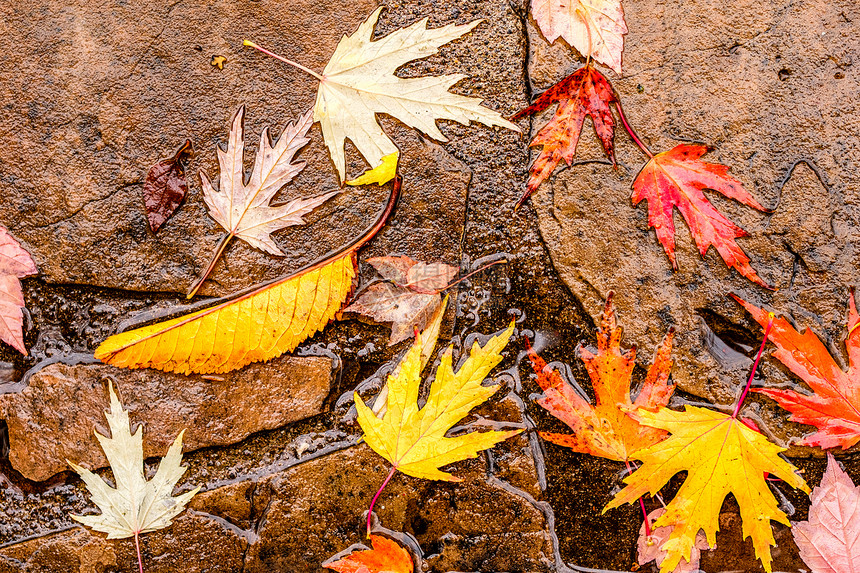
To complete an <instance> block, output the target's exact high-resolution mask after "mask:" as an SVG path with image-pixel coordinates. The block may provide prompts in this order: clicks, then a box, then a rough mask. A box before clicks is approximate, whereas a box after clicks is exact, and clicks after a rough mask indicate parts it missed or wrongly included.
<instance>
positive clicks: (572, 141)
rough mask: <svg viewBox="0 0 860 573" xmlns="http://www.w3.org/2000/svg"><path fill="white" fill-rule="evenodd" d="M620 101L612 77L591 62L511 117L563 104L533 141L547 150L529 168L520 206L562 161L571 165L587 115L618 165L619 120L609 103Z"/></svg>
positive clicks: (518, 203)
mask: <svg viewBox="0 0 860 573" xmlns="http://www.w3.org/2000/svg"><path fill="white" fill-rule="evenodd" d="M617 101H618V100H617V99H616V97H615V91H614V90H613V89H612V85H611V84H610V83H609V80H607V79H606V78H605V77H604V76H603V74H601V73H600V72H599V71H597V70H596V69H595V68H594V67H592V66H590V65H587V66H585V67H583V68H580V69H578V70H576V71H575V72H573V73H572V74H570V75H569V76H567V77H566V78H564V79H563V80H561V81H560V82H558V83H557V84H555V85H554V86H552V87H551V88H549V89H548V90H546V91H545V92H543V93H542V94H541V95H540V97H538V98H537V99H536V100H535V102H534V103H533V104H531V105H530V106H529V107H527V108H525V109H524V110H522V111H520V112H519V113H517V114H516V115H514V116H513V117H512V118H511V119H512V120H514V121H516V120H518V119H520V118H522V117H525V116H527V115H531V114H533V113H537V112H540V111H543V110H545V109H546V108H547V107H549V106H550V105H552V104H554V103H558V104H559V106H558V109H556V112H555V115H554V116H553V118H552V119H551V120H550V121H549V123H547V124H546V125H545V126H543V128H541V130H540V131H539V132H538V134H537V135H535V136H534V139H532V141H531V143H530V144H529V146H530V147H536V146H538V145H542V146H543V149H542V150H541V152H540V155H538V158H537V159H535V162H534V163H533V164H532V166H531V168H530V169H529V181H528V185H527V188H526V192H525V194H523V196H522V197H521V198H520V200H519V201H518V202H517V207H519V206H520V205H522V204H523V202H524V201H525V200H526V199H528V197H529V195H531V194H532V193H534V192H535V191H536V190H537V188H538V187H540V184H541V183H543V182H544V181H545V180H546V178H547V177H549V176H550V174H551V173H552V172H553V170H554V169H555V168H556V166H557V165H558V163H559V161H561V160H562V159H564V160H565V162H566V163H567V164H568V165H570V164H571V162H572V161H573V157H574V156H575V155H576V146H577V144H578V143H579V136H580V134H581V133H582V125H583V123H584V122H585V116H591V121H592V123H593V125H594V131H595V132H596V133H597V137H598V138H600V143H601V144H602V145H603V150H604V151H606V155H608V156H609V158H610V159H611V160H612V164H613V165H615V150H614V142H613V139H614V137H615V119H614V118H613V117H612V110H611V109H610V107H609V104H611V103H613V102H617Z"/></svg>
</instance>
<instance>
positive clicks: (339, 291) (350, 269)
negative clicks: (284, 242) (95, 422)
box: [95, 177, 400, 374]
mask: <svg viewBox="0 0 860 573" xmlns="http://www.w3.org/2000/svg"><path fill="white" fill-rule="evenodd" d="M399 191H400V178H399V177H397V178H396V179H395V180H394V186H393V188H392V191H391V197H390V199H389V201H388V206H387V207H386V209H385V211H384V212H383V213H382V215H381V216H380V218H379V220H378V221H377V222H376V224H375V225H374V226H373V227H372V228H371V229H369V230H368V232H367V233H365V234H364V235H363V236H362V237H360V238H359V239H357V240H356V241H354V242H353V243H352V244H351V245H349V246H347V247H345V248H344V249H341V250H340V251H339V252H338V253H336V254H334V255H332V256H331V257H328V258H327V259H325V260H323V261H320V262H318V263H316V264H314V265H311V266H310V267H307V268H305V269H303V270H301V271H299V272H297V273H295V274H293V275H290V276H287V277H284V278H282V279H278V280H276V281H274V282H272V283H269V284H266V285H263V286H261V287H259V288H257V289H255V290H253V291H251V292H248V293H246V294H244V295H242V296H240V297H238V298H236V299H233V300H229V301H227V302H224V303H221V304H219V305H217V306H213V307H211V308H206V309H203V310H199V311H197V312H193V313H191V314H188V315H185V316H180V317H178V318H173V319H170V320H167V321H164V322H159V323H156V324H152V325H149V326H144V327H142V328H137V329H134V330H130V331H128V332H122V333H120V334H115V335H114V336H111V337H110V338H108V339H107V340H105V341H104V342H103V343H102V344H101V345H100V346H99V347H98V348H97V349H96V352H95V357H96V358H98V359H99V360H101V361H103V362H106V363H108V364H112V365H114V366H119V367H123V368H157V369H159V370H164V371H167V372H179V373H182V374H189V373H192V372H194V373H201V374H204V373H221V372H229V371H231V370H235V369H237V368H241V367H242V366H245V365H246V364H250V363H251V362H259V361H263V360H270V359H272V358H274V357H276V356H280V355H281V354H283V353H284V352H289V351H291V350H293V349H295V348H296V346H298V345H299V344H300V343H301V342H302V341H304V340H305V339H307V338H308V337H309V336H311V335H313V334H314V333H316V332H317V331H319V330H322V329H323V328H324V327H325V326H326V324H328V323H329V321H330V320H332V319H333V318H334V316H335V314H337V312H338V311H339V310H340V308H341V306H342V305H343V302H344V301H345V300H346V297H347V296H348V295H349V293H350V291H351V290H352V284H353V279H354V278H355V274H356V263H355V253H356V251H357V250H358V249H359V248H360V247H361V246H362V245H363V244H364V243H366V242H367V241H368V240H370V239H371V238H372V237H373V235H375V234H376V233H377V232H378V231H379V229H381V228H382V226H383V225H384V223H385V220H386V219H387V218H388V215H389V214H390V213H391V210H392V208H393V207H394V203H395V201H396V198H397V195H398V193H399Z"/></svg>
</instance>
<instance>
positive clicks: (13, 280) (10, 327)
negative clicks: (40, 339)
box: [0, 227, 39, 356]
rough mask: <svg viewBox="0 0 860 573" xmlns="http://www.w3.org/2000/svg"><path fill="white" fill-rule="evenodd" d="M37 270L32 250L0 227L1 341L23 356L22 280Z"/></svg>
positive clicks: (25, 349)
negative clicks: (26, 249)
mask: <svg viewBox="0 0 860 573" xmlns="http://www.w3.org/2000/svg"><path fill="white" fill-rule="evenodd" d="M38 272H39V270H38V269H37V268H36V263H35V262H33V258H32V257H31V256H30V253H28V252H27V251H25V250H24V248H23V247H22V246H21V244H20V243H19V242H18V241H16V240H15V239H14V238H13V237H12V235H10V234H9V231H7V230H6V229H4V228H3V227H0V340H2V341H3V342H5V343H6V344H9V345H10V346H12V347H13V348H15V350H17V351H18V352H20V353H21V354H23V355H24V356H27V348H26V347H25V346H24V332H23V330H24V314H23V311H22V309H23V308H24V293H23V292H22V291H21V281H20V280H19V279H22V278H24V277H29V276H32V275H35V274H36V273H38Z"/></svg>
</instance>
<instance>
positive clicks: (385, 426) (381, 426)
mask: <svg viewBox="0 0 860 573" xmlns="http://www.w3.org/2000/svg"><path fill="white" fill-rule="evenodd" d="M513 331H514V325H513V323H511V325H510V326H509V327H508V329H507V330H505V331H504V332H503V333H502V334H500V335H497V336H493V337H492V338H490V339H489V340H488V341H487V343H486V344H485V345H484V346H483V347H481V346H480V345H479V344H478V343H477V342H475V344H474V345H473V346H472V349H471V352H470V354H469V357H468V358H467V359H466V361H465V362H464V363H463V365H462V366H461V367H460V368H459V370H457V372H456V373H454V369H453V365H452V348H451V347H449V348H448V350H446V351H445V353H444V354H443V356H442V361H441V363H440V364H439V367H438V368H437V369H436V379H435V381H434V382H433V384H432V385H431V386H430V393H429V395H428V396H427V401H426V403H425V404H424V406H423V407H422V408H420V409H419V407H418V391H419V388H420V386H421V369H422V362H421V358H422V357H421V354H422V350H423V349H424V348H425V346H426V344H425V343H424V342H422V340H423V339H424V338H425V337H427V336H429V335H428V333H422V334H420V335H419V336H418V339H417V340H416V341H415V344H414V345H413V346H412V348H410V349H409V352H407V353H406V356H404V357H403V360H402V361H401V362H400V365H399V367H398V369H397V370H396V375H391V376H389V377H388V381H387V387H388V395H387V400H386V409H385V413H384V414H383V415H382V417H381V418H380V417H377V415H376V414H374V413H373V411H372V410H371V409H370V408H369V407H368V406H366V405H365V404H364V402H363V401H362V400H361V397H360V396H359V395H358V394H357V393H356V394H355V406H356V409H357V410H358V422H359V424H360V425H361V429H362V430H363V431H364V440H365V441H366V442H367V444H368V445H369V446H370V447H371V448H373V451H375V452H376V453H378V454H379V455H380V456H382V457H383V458H385V459H386V460H388V461H389V462H391V464H392V465H393V466H394V469H397V470H400V471H401V472H403V473H405V474H406V475H410V476H413V477H418V478H423V479H435V480H445V481H460V479H459V478H456V477H454V476H453V475H451V474H450V473H447V472H443V471H441V470H440V469H439V468H441V467H442V466H445V465H448V464H450V463H453V462H456V461H460V460H464V459H466V458H474V457H476V456H477V455H478V452H480V451H482V450H485V449H487V448H490V447H492V446H494V445H495V444H497V443H499V442H501V441H504V440H506V439H508V438H510V437H512V436H515V435H517V434H519V433H520V432H522V430H509V431H497V430H492V431H487V432H470V433H467V434H460V435H457V436H456V437H452V438H450V437H446V436H445V434H446V433H447V432H448V430H450V429H451V427H452V426H453V425H454V424H456V423H457V422H458V421H460V420H461V419H462V418H463V417H464V416H465V415H466V414H468V413H469V411H470V410H471V409H472V408H474V407H475V406H477V405H479V404H481V403H483V402H485V401H486V400H487V399H488V398H489V397H490V396H492V395H493V394H495V393H496V392H497V391H498V390H499V389H500V388H501V386H500V385H493V386H484V385H483V381H484V378H485V377H486V376H487V375H488V374H489V373H490V371H491V370H492V369H493V368H494V367H495V366H496V365H497V364H498V363H499V362H500V361H501V360H502V355H501V351H502V349H503V348H504V347H505V345H507V343H508V339H510V337H511V334H512V333H513Z"/></svg>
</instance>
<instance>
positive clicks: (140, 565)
mask: <svg viewBox="0 0 860 573" xmlns="http://www.w3.org/2000/svg"><path fill="white" fill-rule="evenodd" d="M134 547H135V549H137V566H138V568H139V569H140V573H143V559H141V557H140V532H138V531H135V532H134Z"/></svg>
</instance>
